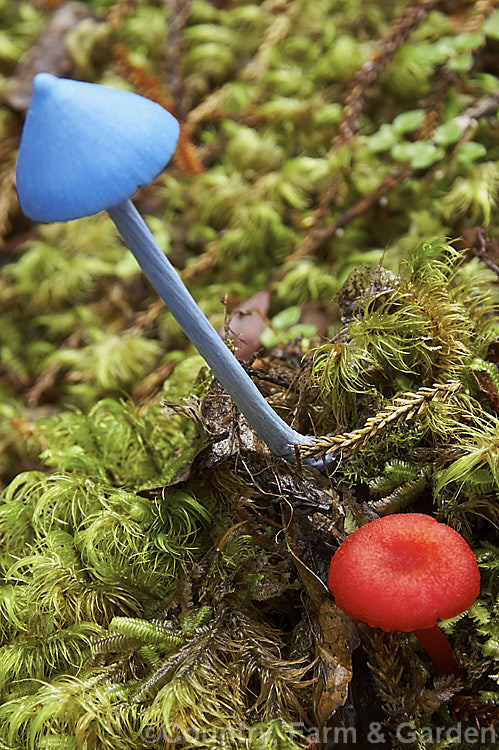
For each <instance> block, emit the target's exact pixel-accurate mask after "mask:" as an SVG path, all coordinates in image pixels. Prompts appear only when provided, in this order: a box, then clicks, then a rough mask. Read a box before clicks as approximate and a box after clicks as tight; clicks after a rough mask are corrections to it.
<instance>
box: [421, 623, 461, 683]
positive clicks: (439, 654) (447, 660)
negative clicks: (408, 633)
mask: <svg viewBox="0 0 499 750" xmlns="http://www.w3.org/2000/svg"><path fill="white" fill-rule="evenodd" d="M413 633H414V635H415V636H416V638H417V639H418V641H419V642H420V644H421V645H422V647H423V648H424V650H425V651H426V653H427V654H428V656H429V657H430V659H431V661H432V664H433V666H434V667H435V672H436V674H437V677H443V676H444V675H454V676H455V677H459V666H458V663H457V660H456V657H455V656H454V651H453V650H452V646H451V645H450V643H449V641H448V640H447V638H446V636H445V635H444V634H443V633H442V631H441V630H440V628H439V627H438V625H434V626H433V627H432V628H426V629H425V630H413Z"/></svg>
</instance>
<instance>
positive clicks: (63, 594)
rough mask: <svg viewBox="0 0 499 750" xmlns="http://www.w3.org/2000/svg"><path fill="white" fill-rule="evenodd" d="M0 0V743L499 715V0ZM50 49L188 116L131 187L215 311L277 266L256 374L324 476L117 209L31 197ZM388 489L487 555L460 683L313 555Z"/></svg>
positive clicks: (153, 742)
mask: <svg viewBox="0 0 499 750" xmlns="http://www.w3.org/2000/svg"><path fill="white" fill-rule="evenodd" d="M61 13H64V14H65V16H64V19H65V20H64V24H63V26H64V28H63V29H62V30H61V28H60V27H59V28H58V29H56V30H54V25H53V23H54V16H55V17H56V19H57V18H59V19H60V18H61V16H60V15H59V16H57V15H56V14H61ZM0 29H1V31H0V94H1V95H2V100H3V106H2V107H1V108H0V134H1V141H0V242H1V245H0V251H1V253H2V255H1V258H2V270H1V274H0V310H1V326H0V346H1V362H0V446H1V451H0V483H1V485H2V487H3V492H2V499H1V505H0V529H1V534H2V550H1V557H0V564H1V567H2V575H3V583H2V586H1V588H0V617H1V619H0V635H1V638H2V644H1V648H0V683H1V689H2V705H1V706H0V748H10V749H11V750H28V749H29V750H39V749H40V750H42V749H43V750H49V748H50V750H63V749H64V750H66V749H67V750H76V749H78V750H79V749H80V748H81V749H85V750H87V749H88V750H90V749H92V750H94V749H95V750H97V749H99V750H101V749H102V750H121V749H123V750H139V749H142V750H144V749H145V748H147V747H154V748H162V747H166V746H170V745H171V744H174V746H175V747H178V748H190V747H199V748H218V747H228V748H229V747H230V748H238V749H239V748H252V749H253V748H254V750H257V749H258V750H259V749H260V748H261V750H270V749H273V748H290V749H292V750H295V748H302V747H314V746H317V745H313V742H312V737H311V735H312V730H311V728H312V727H317V728H319V729H322V730H324V731H323V732H322V735H321V736H322V737H323V738H324V737H329V745H328V741H327V740H326V741H325V744H324V747H328V746H329V747H332V746H333V745H334V744H335V745H336V746H341V742H340V740H344V742H343V746H345V747H346V746H348V739H349V740H350V744H351V746H353V745H355V747H358V748H361V747H371V746H372V745H373V742H377V745H378V746H380V744H381V746H383V747H399V746H401V747H414V748H422V749H425V748H432V749H433V748H436V747H439V748H440V747H456V748H467V747H476V745H477V742H476V741H475V740H473V739H472V735H470V734H468V735H467V737H468V740H469V741H467V739H466V738H463V736H461V738H460V739H457V740H452V738H451V735H448V736H447V735H444V734H442V736H440V738H439V739H438V740H436V739H435V737H436V734H435V733H433V734H432V732H436V730H437V729H438V728H440V730H441V732H444V731H446V730H447V729H451V728H453V727H456V726H457V725H458V724H459V725H460V726H461V727H462V728H477V729H478V730H479V731H481V730H482V729H486V728H489V729H490V728H491V727H492V728H493V727H495V728H496V730H497V732H498V733H499V689H498V685H497V680H498V653H499V630H498V625H497V622H498V615H499V611H498V596H499V588H498V570H499V556H498V546H497V529H498V527H499V510H498V505H497V501H498V495H499V493H498V489H499V417H498V411H499V374H498V361H499V345H498V343H497V339H498V317H497V308H496V303H497V277H498V272H499V242H498V235H497V229H496V226H495V225H496V221H495V218H496V216H497V201H498V193H499V140H498V135H499V125H498V119H497V112H498V108H499V69H498V62H497V61H498V44H499V10H498V9H497V3H495V2H493V0H489V1H487V0H479V2H466V1H465V0H463V1H462V2H459V1H456V2H454V1H453V0H447V1H444V0H442V1H441V2H436V1H435V0H422V1H421V2H416V3H414V4H412V5H409V4H407V3H405V2H400V1H399V0H390V1H389V2H383V3H380V2H374V0H363V1H362V2H361V1H360V0H314V1H313V2H312V1H311V0H264V1H263V2H247V1H246V0H217V1H215V0H213V2H209V1H208V0H192V2H191V1H190V0H187V1H186V0H166V1H163V2H162V1H160V0H152V1H151V2H141V1H140V0H127V1H122V2H118V3H114V2H107V1H106V0H93V1H92V2H85V3H66V4H65V3H62V2H60V1H58V0H55V1H54V0H38V1H37V2H30V3H27V2H24V3H23V2H21V3H12V2H9V0H0ZM369 61H371V64H368V63H369ZM37 65H38V66H41V68H42V69H46V70H49V71H50V72H53V73H56V74H59V75H65V76H72V77H75V78H82V79H86V80H91V81H96V82H100V83H104V84H107V85H112V86H120V87H127V88H130V89H132V90H135V91H137V92H138V93H140V94H143V95H145V96H148V97H150V98H153V99H155V100H157V101H159V102H160V103H162V104H163V105H164V106H166V107H167V108H169V109H170V110H171V111H173V112H174V113H175V114H176V115H177V116H178V118H179V119H180V121H181V122H182V123H183V125H182V136H181V140H180V144H179V148H178V149H177V154H176V159H175V163H174V164H172V165H170V166H169V167H168V169H167V170H166V171H165V172H164V174H162V175H161V176H160V177H159V178H158V179H157V180H156V181H155V183H154V184H153V185H152V186H151V187H149V188H147V189H144V190H142V191H141V192H140V193H139V195H138V196H137V203H138V204H139V206H140V208H141V210H142V212H143V213H144V214H145V216H146V217H147V221H148V222H149V225H150V227H151V228H152V230H153V231H154V233H155V235H156V237H157V239H158V242H159V243H160V245H161V247H162V249H164V250H165V252H167V253H168V255H169V257H170V258H171V260H172V262H173V263H174V264H175V266H176V267H177V269H178V270H179V271H180V273H181V275H182V276H183V278H184V280H185V281H186V283H187V284H188V286H189V288H190V290H191V292H192V293H193V295H194V297H195V298H196V299H197V301H198V302H199V304H200V306H201V307H202V308H203V310H204V311H205V312H206V314H207V315H208V317H209V318H210V319H211V320H212V322H213V324H214V325H215V326H216V327H217V328H223V326H224V324H225V325H226V330H228V331H229V337H231V335H232V334H231V332H230V320H229V316H230V313H231V311H233V310H234V309H236V308H237V306H238V305H240V304H241V303H244V302H245V301H247V300H249V299H251V298H252V297H253V296H254V295H256V294H257V293H262V292H263V295H260V297H259V298H258V299H259V300H260V302H261V307H262V309H261V310H260V315H256V316H255V317H252V321H253V322H252V324H251V325H250V329H249V331H246V333H245V335H246V336H247V337H248V339H251V340H256V342H257V346H258V342H260V343H261V344H263V345H264V346H265V347H266V348H265V349H264V350H263V351H261V352H259V353H258V355H257V356H256V355H255V356H253V357H252V358H251V360H250V364H248V368H249V371H250V373H251V374H252V375H253V376H254V378H255V379H256V382H257V383H258V386H259V388H260V389H261V390H262V391H263V392H264V393H265V395H266V396H267V397H268V398H269V399H270V400H271V401H272V403H273V405H274V407H275V408H276V409H277V410H278V411H279V413H281V414H282V415H283V417H284V418H285V419H287V420H288V421H290V422H292V423H293V426H295V427H296V428H297V429H299V430H301V431H303V432H305V433H307V434H316V435H317V436H318V439H317V441H316V442H315V443H314V444H313V445H312V446H309V447H307V448H305V447H304V448H303V450H302V451H301V458H302V459H303V460H304V459H305V458H306V455H307V451H308V453H314V455H316V456H324V455H326V454H328V453H329V454H333V455H334V456H335V462H334V464H333V465H332V466H331V467H330V470H329V473H326V474H321V473H319V472H315V471H313V470H310V469H307V468H306V465H305V464H304V465H303V467H302V468H300V465H298V466H297V467H293V466H290V465H287V464H284V463H283V462H278V461H276V460H275V459H274V458H273V457H272V456H270V455H269V454H268V452H267V451H266V450H265V447H264V446H263V445H261V444H259V443H258V442H255V441H254V439H253V436H252V435H251V433H250V432H249V431H248V429H247V426H245V425H244V423H243V422H242V421H241V419H240V418H239V417H238V415H237V414H236V413H235V412H234V410H233V409H231V407H230V404H228V403H227V401H226V399H223V398H222V397H221V394H220V391H219V389H218V386H217V385H216V384H212V383H211V382H210V376H209V372H208V371H207V370H206V368H205V367H204V366H203V362H202V361H201V360H200V358H199V357H198V356H197V355H196V353H195V352H194V351H193V350H192V348H191V347H190V345H189V344H188V342H187V341H186V339H185V337H184V336H183V334H182V332H181V331H180V330H179V329H178V327H177V326H176V324H175V322H174V321H173V320H172V318H171V316H170V315H169V313H168V312H167V311H166V310H165V308H164V306H163V305H162V304H159V303H158V301H157V299H156V298H155V295H154V293H153V291H152V289H151V288H150V287H149V285H148V284H147V282H146V281H145V280H144V277H143V276H142V274H141V273H140V271H139V269H138V267H137V265H136V264H135V261H134V260H133V258H132V256H131V255H130V254H129V253H128V252H127V251H126V250H125V249H124V248H123V246H122V244H121V242H120V240H119V239H118V237H117V235H116V232H115V231H114V228H113V225H112V223H111V222H110V221H109V219H108V218H107V217H106V216H105V215H99V216H97V217H92V218H91V219H83V220H81V221H77V222H72V223H69V224H58V225H52V226H33V225H31V224H30V223H29V222H28V221H27V220H26V219H25V218H23V216H22V215H21V214H20V212H19V209H18V206H17V201H16V195H15V180H14V169H15V158H16V149H17V145H18V140H19V135H20V130H21V127H22V118H23V112H24V108H25V106H26V103H27V97H28V96H29V82H30V79H31V77H32V75H33V71H34V69H35V68H36V66H37ZM51 66H52V67H51ZM449 238H454V239H453V240H452V241H450V240H449ZM345 282H346V283H345ZM262 300H263V302H262ZM262 320H263V324H262ZM262 325H263V328H262ZM233 327H234V328H237V326H236V319H234V322H233ZM235 333H237V331H235ZM222 395H223V394H222ZM162 400H163V401H166V402H168V407H167V408H165V407H164V406H163V405H162V403H161V402H162ZM322 436H324V437H322ZM401 509H407V510H417V511H420V512H426V513H431V514H434V515H435V516H436V517H437V518H438V519H439V520H442V521H445V522H447V523H449V524H450V525H452V526H453V527H454V528H456V529H457V530H458V531H460V532H461V533H462V534H463V535H464V536H465V537H466V539H467V540H468V541H469V543H470V544H471V546H472V548H473V550H474V551H475V553H476V555H477V559H478V561H479V565H480V568H481V573H482V590H481V594H480V597H479V599H478V600H477V602H476V603H475V605H474V606H473V607H472V609H471V610H470V612H469V613H468V614H466V615H463V616H461V617H459V618H456V619H455V620H454V621H452V622H447V623H444V624H443V625H442V627H443V628H444V630H445V632H446V633H447V634H448V637H449V639H450V641H451V642H452V645H453V648H454V649H455V652H456V654H457V657H458V659H459V661H460V664H461V667H462V678H461V680H460V681H459V682H456V681H451V680H447V681H446V680H435V679H434V678H433V676H432V669H431V665H430V664H429V663H428V661H427V660H426V657H425V656H424V654H422V653H421V651H420V650H419V649H418V646H417V644H416V642H415V641H413V640H412V639H411V638H410V637H407V636H406V635H402V634H383V633H381V632H378V631H373V630H370V629H369V628H367V627H363V626H360V627H357V626H355V625H353V624H352V623H351V622H350V621H349V620H348V619H347V618H346V617H344V616H343V615H342V613H341V612H339V611H338V610H336V608H335V607H334V603H333V602H332V599H331V597H330V596H329V594H328V593H327V589H326V587H325V585H324V581H325V580H326V578H327V568H328V564H329V560H330V558H331V555H332V554H333V552H334V550H335V548H336V547H337V545H338V543H339V542H340V541H341V540H342V539H343V538H344V536H345V535H346V534H347V533H348V532H350V531H351V530H353V529H354V528H355V527H356V526H357V525H360V524H362V523H365V522H366V521H367V520H369V519H370V518H372V517H375V515H376V514H386V513H392V512H397V511H399V510H401ZM352 653H353V661H352ZM404 722H409V724H408V726H409V730H408V731H407V732H406V733H405V735H403V736H402V737H401V736H399V737H398V738H397V727H398V726H400V725H401V724H402V723H404ZM347 728H348V729H349V732H350V733H349V734H348V733H346V732H345V730H346V729H347ZM411 731H412V733H413V736H412V738H411V737H410V732H411ZM370 732H371V734H370ZM380 733H381V735H383V736H384V738H385V740H384V742H382V743H380V740H379V737H380V736H381V735H380ZM479 736H480V735H479ZM490 736H491V735H490V734H489V735H483V737H482V742H481V746H482V747H487V743H488V742H489V740H490ZM408 737H409V740H408V739H407V738H408ZM352 738H354V739H355V740H356V741H355V743H353V741H352ZM470 738H471V739H470ZM334 740H335V741H336V742H334ZM489 744H490V746H494V744H493V743H492V741H490V742H489Z"/></svg>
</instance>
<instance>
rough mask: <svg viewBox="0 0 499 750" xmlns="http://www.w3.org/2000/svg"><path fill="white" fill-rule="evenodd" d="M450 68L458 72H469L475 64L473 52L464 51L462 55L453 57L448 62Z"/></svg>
mask: <svg viewBox="0 0 499 750" xmlns="http://www.w3.org/2000/svg"><path fill="white" fill-rule="evenodd" d="M447 65H448V66H449V69H450V70H454V71H455V72H456V73H467V71H468V70H471V68H472V66H473V55H472V54H471V52H464V53H463V54H462V55H458V56H457V57H452V58H451V59H450V60H449V62H448V63H447Z"/></svg>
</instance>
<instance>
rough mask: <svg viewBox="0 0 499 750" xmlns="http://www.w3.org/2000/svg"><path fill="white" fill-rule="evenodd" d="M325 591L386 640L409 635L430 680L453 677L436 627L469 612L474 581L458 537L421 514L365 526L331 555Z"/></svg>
mask: <svg viewBox="0 0 499 750" xmlns="http://www.w3.org/2000/svg"><path fill="white" fill-rule="evenodd" d="M329 588H330V590H331V591H332V593H333V594H334V597H335V601H336V604H337V605H338V607H339V608H340V609H342V610H343V611H344V612H346V614H347V615H348V616H349V617H351V618H352V619H355V620H360V621H362V622H366V623H367V624H368V625H370V626H371V627H373V628H381V630H385V631H388V632H390V631H394V630H400V631H403V632H413V633H414V635H415V636H416V638H417V639H418V640H419V642H420V643H421V645H422V646H423V648H424V649H425V651H426V652H427V653H428V655H429V657H430V658H431V660H432V662H433V665H434V667H435V670H436V673H437V675H439V676H440V675H445V674H453V675H456V676H458V675H459V667H458V665H457V661H456V658H455V656H454V653H453V651H452V648H451V646H450V644H449V642H448V640H447V638H446V637H445V635H444V634H443V633H442V631H441V630H440V628H439V627H438V626H437V624H436V623H437V620H438V619H439V618H442V619H448V618H450V617H455V616H456V615H459V614H461V613H462V612H465V611H466V610H467V609H469V607H471V605H472V604H473V602H474V601H475V599H476V597H477V596H478V592H479V589H480V573H479V571H478V565H477V563H476V560H475V556H474V555H473V552H472V550H471V548H470V547H469V546H468V544H467V542H466V541H465V540H464V539H463V537H462V536H461V535H460V534H458V533H457V531H454V529H451V528H450V527H449V526H447V525H446V524H443V523H438V522H437V521H436V520H435V519H434V518H431V517H430V516H426V515H424V514H421V513H401V514H396V515H391V516H385V517H383V518H379V519H376V520H375V521H371V522H370V523H368V524H366V525H365V526H362V527H361V528H360V529H357V531H354V532H353V534H351V535H350V536H348V537H347V538H346V539H345V541H344V542H342V544H341V545H340V547H339V548H338V550H337V552H336V553H335V555H334V556H333V559H332V560H331V567H330V569H329Z"/></svg>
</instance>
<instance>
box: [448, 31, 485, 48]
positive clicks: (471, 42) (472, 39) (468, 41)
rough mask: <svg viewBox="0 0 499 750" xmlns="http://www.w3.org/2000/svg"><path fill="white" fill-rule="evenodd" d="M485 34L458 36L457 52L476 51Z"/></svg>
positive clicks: (455, 45)
mask: <svg viewBox="0 0 499 750" xmlns="http://www.w3.org/2000/svg"><path fill="white" fill-rule="evenodd" d="M483 36H484V35H483V34H480V33H476V34H469V33H464V34H458V35H457V36H456V37H454V45H453V46H454V49H455V50H456V51H457V52H467V51H469V50H472V49H476V48H477V47H479V46H480V45H481V44H482V43H483V41H484V38H483Z"/></svg>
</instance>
